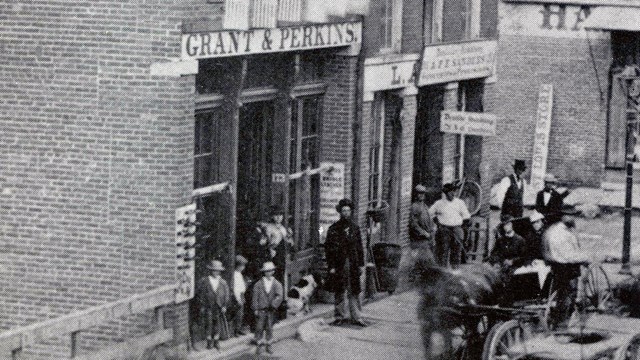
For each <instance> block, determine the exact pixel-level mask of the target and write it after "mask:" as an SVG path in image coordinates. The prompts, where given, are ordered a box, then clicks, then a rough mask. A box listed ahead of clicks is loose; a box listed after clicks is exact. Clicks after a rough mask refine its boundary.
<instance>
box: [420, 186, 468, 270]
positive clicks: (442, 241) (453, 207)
mask: <svg viewBox="0 0 640 360" xmlns="http://www.w3.org/2000/svg"><path fill="white" fill-rule="evenodd" d="M456 189H457V186H455V185H453V184H445V185H444V186H443V187H442V192H443V193H444V195H445V198H444V199H440V200H438V201H436V202H435V203H434V204H433V205H432V206H431V208H430V209H429V215H430V216H431V218H433V219H434V223H435V224H436V225H437V227H438V229H437V231H436V259H437V261H438V264H439V265H440V266H443V267H450V266H453V267H457V266H458V265H460V263H461V262H462V250H463V248H464V246H463V243H464V231H463V230H462V225H463V224H467V223H468V221H469V219H470V218H471V214H469V209H467V204H465V203H464V201H462V200H460V199H459V198H457V197H456V196H455V191H456Z"/></svg>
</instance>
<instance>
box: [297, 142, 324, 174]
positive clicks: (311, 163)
mask: <svg viewBox="0 0 640 360" xmlns="http://www.w3.org/2000/svg"><path fill="white" fill-rule="evenodd" d="M301 155H302V159H301V162H302V164H301V165H302V166H301V168H302V169H301V170H303V169H307V168H309V169H315V168H317V167H319V166H320V164H319V163H318V138H317V137H309V138H305V139H303V140H302V154H301Z"/></svg>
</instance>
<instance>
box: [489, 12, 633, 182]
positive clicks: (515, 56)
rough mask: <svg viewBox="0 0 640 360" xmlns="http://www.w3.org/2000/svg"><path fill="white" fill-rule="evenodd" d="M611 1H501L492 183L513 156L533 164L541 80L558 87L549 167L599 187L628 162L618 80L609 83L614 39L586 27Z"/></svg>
mask: <svg viewBox="0 0 640 360" xmlns="http://www.w3.org/2000/svg"><path fill="white" fill-rule="evenodd" d="M613 3H614V2H610V1H606V0H604V1H577V2H566V3H563V2H559V1H548V2H546V1H537V2H533V1H531V2H530V1H503V2H501V3H500V18H501V23H500V41H499V51H498V54H499V56H498V74H497V77H498V83H497V86H496V97H497V103H496V107H495V108H494V111H495V113H496V114H498V115H499V116H500V121H501V123H502V124H503V126H501V127H500V128H499V136H498V137H499V138H500V139H503V140H504V143H503V145H502V146H501V147H499V148H497V149H498V150H499V152H498V154H499V155H498V168H499V171H497V172H496V173H495V174H496V178H494V180H496V181H497V180H498V177H499V176H503V175H505V173H506V172H508V171H510V164H511V163H512V162H513V159H514V158H522V159H526V160H527V163H528V164H531V163H532V161H533V155H534V144H535V134H536V121H535V119H536V113H537V110H536V109H537V106H538V94H539V91H540V86H541V85H543V84H549V85H551V86H552V87H553V98H552V101H553V107H552V110H551V112H552V115H551V129H550V133H549V138H548V158H547V164H546V171H548V172H550V173H553V174H554V175H556V176H557V177H558V178H560V179H561V180H562V181H566V182H567V183H569V184H573V185H578V184H580V185H587V186H599V185H600V183H601V182H602V181H603V179H604V178H605V170H606V169H619V168H622V167H623V166H624V153H625V139H626V125H625V124H624V121H625V120H621V119H622V117H621V116H619V115H616V114H615V112H616V110H615V109H617V108H618V106H617V105H616V104H615V102H616V98H619V97H620V96H619V95H616V93H617V92H618V88H619V84H618V83H617V81H616V80H613V81H612V79H613V77H612V76H615V75H613V69H614V68H615V64H616V63H620V62H621V61H617V60H615V59H616V58H619V57H620V55H616V54H615V53H614V51H613V48H612V42H613V40H614V38H615V37H612V36H611V34H610V33H608V32H602V31H597V30H596V31H594V30H586V29H585V28H584V22H585V21H586V20H587V19H588V18H589V17H590V15H591V14H592V13H593V11H595V10H596V9H598V8H599V7H600V6H601V5H602V6H607V5H608V4H613ZM612 95H613V97H612ZM506 139H510V140H509V141H508V142H507V141H506ZM534 165H535V164H534ZM530 166H531V165H530Z"/></svg>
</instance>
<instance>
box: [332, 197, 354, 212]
mask: <svg viewBox="0 0 640 360" xmlns="http://www.w3.org/2000/svg"><path fill="white" fill-rule="evenodd" d="M345 206H348V207H349V208H351V209H352V210H353V201H351V200H349V199H342V200H340V201H339V202H338V205H336V210H337V211H338V212H340V211H341V210H342V208H343V207H345Z"/></svg>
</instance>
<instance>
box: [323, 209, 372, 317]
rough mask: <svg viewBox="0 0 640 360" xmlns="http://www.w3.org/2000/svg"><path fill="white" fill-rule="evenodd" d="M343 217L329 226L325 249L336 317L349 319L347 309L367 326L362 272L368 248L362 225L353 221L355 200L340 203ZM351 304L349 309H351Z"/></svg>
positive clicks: (340, 212)
mask: <svg viewBox="0 0 640 360" xmlns="http://www.w3.org/2000/svg"><path fill="white" fill-rule="evenodd" d="M336 210H337V211H338V213H339V214H340V219H339V220H338V221H336V222H335V223H333V224H332V225H331V226H329V229H328V230H327V240H326V242H325V245H324V247H325V252H326V257H327V265H328V267H329V281H330V282H332V283H331V284H329V285H330V287H332V288H333V291H334V294H335V320H334V321H333V322H332V325H341V324H343V323H345V322H346V321H348V320H347V316H348V314H347V311H348V312H349V313H350V315H351V321H352V323H353V324H355V325H358V326H362V327H365V326H367V324H366V323H365V322H364V321H363V320H362V317H361V314H360V312H361V311H362V308H361V304H360V298H359V295H360V291H361V290H362V289H361V287H360V275H361V274H362V271H363V268H364V250H363V248H362V236H361V235H360V228H359V227H358V225H357V224H356V223H354V222H353V220H352V211H353V203H352V202H351V200H349V199H342V200H340V201H339V202H338V205H337V206H336ZM347 304H348V310H347Z"/></svg>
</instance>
